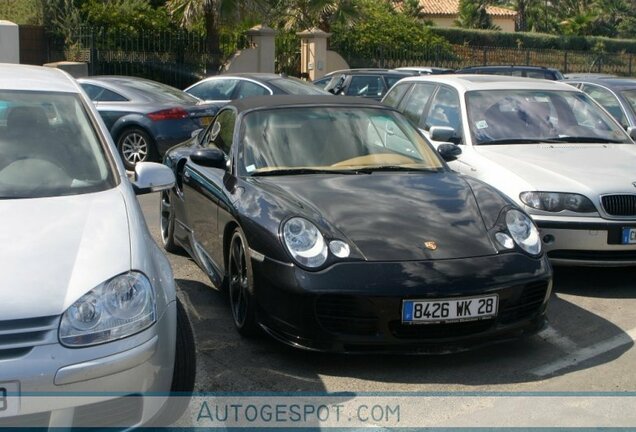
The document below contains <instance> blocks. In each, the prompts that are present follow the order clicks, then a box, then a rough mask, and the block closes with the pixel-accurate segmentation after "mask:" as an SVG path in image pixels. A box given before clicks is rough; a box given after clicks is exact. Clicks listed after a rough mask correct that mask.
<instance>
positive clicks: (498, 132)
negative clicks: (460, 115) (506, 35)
mask: <svg viewBox="0 0 636 432" xmlns="http://www.w3.org/2000/svg"><path fill="white" fill-rule="evenodd" d="M466 105H467V109H468V122H469V125H470V131H471V134H472V137H473V142H474V143H475V144H478V145H479V144H516V143H520V144H522V143H533V142H580V143H631V140H630V139H629V137H628V136H627V135H626V134H625V131H624V130H623V129H622V128H621V127H620V125H618V124H616V122H615V120H614V119H613V118H611V117H610V116H609V115H607V114H606V113H605V112H604V111H603V110H602V109H600V108H599V107H598V106H597V105H596V104H595V103H594V102H592V100H591V98H590V97H589V96H588V95H586V94H583V93H579V92H570V91H539V90H488V91H484V90H482V91H472V92H468V93H467V94H466Z"/></svg>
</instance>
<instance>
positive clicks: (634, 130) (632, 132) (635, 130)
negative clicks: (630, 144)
mask: <svg viewBox="0 0 636 432" xmlns="http://www.w3.org/2000/svg"><path fill="white" fill-rule="evenodd" d="M627 133H628V134H629V136H630V138H631V139H633V140H634V141H636V127H634V126H630V127H628V128H627Z"/></svg>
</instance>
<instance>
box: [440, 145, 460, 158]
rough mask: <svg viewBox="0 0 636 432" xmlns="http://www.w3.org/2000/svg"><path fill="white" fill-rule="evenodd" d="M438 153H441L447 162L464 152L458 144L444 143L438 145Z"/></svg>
mask: <svg viewBox="0 0 636 432" xmlns="http://www.w3.org/2000/svg"><path fill="white" fill-rule="evenodd" d="M437 153H439V155H440V156H441V157H442V159H444V160H445V161H446V162H451V161H454V160H455V159H457V158H458V157H459V155H461V154H462V149H461V148H460V147H459V146H458V145H456V144H451V143H444V144H440V145H439V146H437Z"/></svg>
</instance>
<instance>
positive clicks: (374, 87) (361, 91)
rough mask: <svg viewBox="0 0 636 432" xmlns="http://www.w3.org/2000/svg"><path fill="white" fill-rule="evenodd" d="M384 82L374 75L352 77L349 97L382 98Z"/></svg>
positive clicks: (348, 92) (348, 91)
mask: <svg viewBox="0 0 636 432" xmlns="http://www.w3.org/2000/svg"><path fill="white" fill-rule="evenodd" d="M383 93H384V82H383V80H382V77H380V76H373V75H356V76H352V77H351V83H350V84H349V88H348V89H347V96H369V97H377V96H382V94H383Z"/></svg>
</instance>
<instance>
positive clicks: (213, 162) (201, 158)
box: [190, 148, 227, 170]
mask: <svg viewBox="0 0 636 432" xmlns="http://www.w3.org/2000/svg"><path fill="white" fill-rule="evenodd" d="M190 160H192V162H194V163H195V164H197V165H201V166H205V167H210V168H218V169H222V170H225V169H227V162H226V161H225V154H224V153H223V152H222V151H221V150H219V149H218V148H206V149H200V150H197V151H195V152H194V153H192V154H191V155H190Z"/></svg>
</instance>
